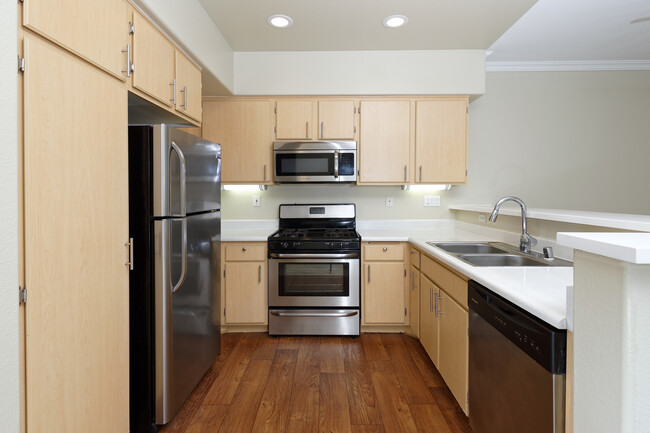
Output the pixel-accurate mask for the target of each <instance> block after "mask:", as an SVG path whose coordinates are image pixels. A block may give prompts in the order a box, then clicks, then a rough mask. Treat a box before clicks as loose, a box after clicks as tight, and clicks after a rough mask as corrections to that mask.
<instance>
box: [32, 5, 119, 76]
mask: <svg viewBox="0 0 650 433" xmlns="http://www.w3.org/2000/svg"><path fill="white" fill-rule="evenodd" d="M23 24H24V26H25V27H27V28H29V29H31V30H33V31H35V32H36V33H39V34H41V35H43V36H44V37H46V38H47V39H49V40H51V41H53V42H54V43H56V44H58V45H60V46H62V47H64V48H66V49H68V50H70V51H72V52H74V53H76V54H78V55H79V56H81V57H82V58H84V59H86V60H88V61H89V62H91V63H93V64H95V65H96V66H99V67H100V68H102V69H104V70H105V71H107V72H109V73H111V74H112V75H114V76H116V77H119V78H120V79H122V80H125V79H126V61H127V53H126V51H127V43H128V25H127V5H126V3H125V2H124V1H123V0H50V1H39V0H26V1H25V2H24V6H23ZM122 50H124V52H122ZM123 71H124V72H123Z"/></svg>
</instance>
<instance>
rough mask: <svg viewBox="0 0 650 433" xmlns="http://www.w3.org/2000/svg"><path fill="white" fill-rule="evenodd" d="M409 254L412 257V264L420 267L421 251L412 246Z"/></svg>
mask: <svg viewBox="0 0 650 433" xmlns="http://www.w3.org/2000/svg"><path fill="white" fill-rule="evenodd" d="M409 256H410V258H411V259H410V260H411V266H415V267H416V268H418V269H420V252H419V251H418V250H416V249H415V248H410V251H409Z"/></svg>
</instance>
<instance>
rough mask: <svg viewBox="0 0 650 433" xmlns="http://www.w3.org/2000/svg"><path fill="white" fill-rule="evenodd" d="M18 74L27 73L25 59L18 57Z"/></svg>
mask: <svg viewBox="0 0 650 433" xmlns="http://www.w3.org/2000/svg"><path fill="white" fill-rule="evenodd" d="M18 72H25V58H24V57H20V56H18Z"/></svg>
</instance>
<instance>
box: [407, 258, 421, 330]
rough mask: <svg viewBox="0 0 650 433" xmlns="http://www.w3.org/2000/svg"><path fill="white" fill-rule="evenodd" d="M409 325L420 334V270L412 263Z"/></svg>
mask: <svg viewBox="0 0 650 433" xmlns="http://www.w3.org/2000/svg"><path fill="white" fill-rule="evenodd" d="M409 278H410V280H409V281H410V284H409V309H408V311H409V326H410V327H411V329H412V330H413V332H415V335H416V336H417V337H419V336H420V271H418V270H417V269H416V268H415V266H412V265H411V272H410V273H409Z"/></svg>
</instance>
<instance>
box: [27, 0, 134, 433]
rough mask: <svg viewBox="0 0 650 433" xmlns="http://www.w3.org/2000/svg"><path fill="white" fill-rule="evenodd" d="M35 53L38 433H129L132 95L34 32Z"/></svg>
mask: <svg viewBox="0 0 650 433" xmlns="http://www.w3.org/2000/svg"><path fill="white" fill-rule="evenodd" d="M30 3H31V2H30ZM36 3H51V2H36ZM55 3H60V2H55ZM73 3H74V4H77V3H78V2H73ZM91 3H92V4H93V5H95V3H96V2H91ZM108 3H111V4H112V2H108ZM79 4H81V3H79ZM55 10H56V8H55ZM84 10H85V9H84ZM103 10H104V8H103V7H101V8H99V11H103ZM52 13H53V14H54V13H55V12H54V11H52ZM94 13H95V14H97V16H102V15H101V12H98V11H94ZM55 16H56V14H55ZM102 18H103V16H102ZM91 22H94V21H91ZM24 52H25V57H26V59H27V62H28V64H27V68H26V69H25V74H24V174H25V183H24V189H25V191H24V197H25V202H24V205H25V208H24V218H25V223H24V227H25V247H24V248H25V249H24V253H25V282H26V285H27V287H28V288H29V302H28V303H27V304H25V307H24V308H25V318H26V321H25V331H26V341H25V353H26V358H25V363H26V405H27V406H26V407H27V409H26V413H27V421H26V423H27V425H28V427H29V430H28V431H29V432H47V431H51V432H55V431H56V432H64V431H65V432H90V431H93V432H105V433H109V432H110V433H113V432H128V431H129V268H128V267H127V266H125V263H127V262H128V261H129V259H128V257H129V254H128V247H127V246H125V243H126V242H128V239H129V209H128V203H129V202H128V194H129V188H128V174H129V173H128V135H127V133H128V129H127V124H128V117H127V88H126V86H125V85H124V82H123V81H120V80H119V79H116V78H115V77H113V76H112V75H109V74H107V73H105V72H104V71H102V70H100V69H98V68H96V67H94V66H92V65H91V64H89V63H87V62H85V61H83V60H81V59H80V58H78V57H77V56H75V55H72V54H69V53H68V52H67V51H64V50H62V49H60V48H58V47H57V46H55V45H53V44H51V43H49V42H47V41H45V40H43V39H41V38H39V37H37V36H35V35H33V34H31V33H30V32H26V33H25V40H24ZM136 266H137V264H136Z"/></svg>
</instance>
